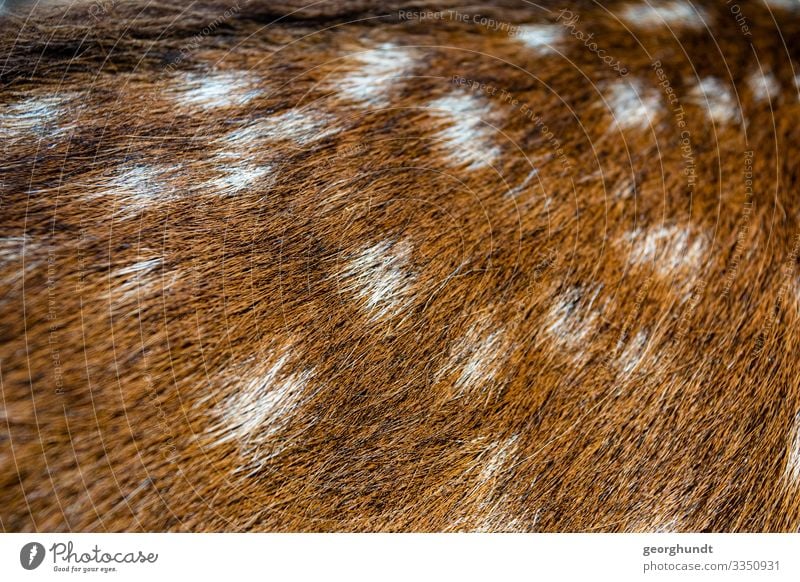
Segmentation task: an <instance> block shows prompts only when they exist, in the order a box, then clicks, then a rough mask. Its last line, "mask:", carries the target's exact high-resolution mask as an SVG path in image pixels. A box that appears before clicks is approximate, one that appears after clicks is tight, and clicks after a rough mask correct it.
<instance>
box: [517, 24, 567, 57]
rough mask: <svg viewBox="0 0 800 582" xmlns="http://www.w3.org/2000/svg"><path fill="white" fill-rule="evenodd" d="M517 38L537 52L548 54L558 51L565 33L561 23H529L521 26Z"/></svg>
mask: <svg viewBox="0 0 800 582" xmlns="http://www.w3.org/2000/svg"><path fill="white" fill-rule="evenodd" d="M516 38H518V39H519V40H520V41H521V42H522V43H523V44H524V45H525V46H526V47H528V48H530V49H533V50H534V51H535V52H536V53H538V54H547V53H555V52H557V46H558V44H559V43H560V42H561V41H562V40H563V39H564V38H565V35H564V28H563V27H562V26H561V25H559V24H527V25H524V26H520V28H519V34H518V35H517V36H516Z"/></svg>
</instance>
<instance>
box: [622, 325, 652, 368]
mask: <svg viewBox="0 0 800 582" xmlns="http://www.w3.org/2000/svg"><path fill="white" fill-rule="evenodd" d="M645 345H647V334H646V333H645V332H644V331H640V332H638V333H637V334H636V336H634V338H633V339H631V341H630V342H629V343H628V345H627V346H625V349H624V350H623V351H622V353H621V354H620V355H619V365H620V370H621V371H622V373H623V374H630V373H631V372H633V370H634V369H636V366H637V365H638V364H639V361H640V360H641V359H642V355H643V352H644V347H645Z"/></svg>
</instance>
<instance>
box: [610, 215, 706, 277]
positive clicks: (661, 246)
mask: <svg viewBox="0 0 800 582" xmlns="http://www.w3.org/2000/svg"><path fill="white" fill-rule="evenodd" d="M689 237H690V233H689V231H687V230H685V229H680V228H677V227H675V226H669V227H665V226H660V227H658V228H656V229H652V230H647V231H643V230H641V229H637V230H636V231H634V232H632V233H628V234H626V235H625V238H626V240H628V241H632V242H633V248H632V249H631V255H630V261H631V262H632V263H634V264H637V265H643V264H650V263H653V262H655V268H656V269H657V270H658V271H659V272H660V273H661V274H662V275H668V274H669V273H671V272H672V271H674V270H675V269H677V268H678V267H681V266H688V267H691V268H696V267H698V266H699V265H700V264H701V262H702V260H703V256H704V254H705V243H704V241H703V240H702V238H700V237H698V238H695V240H690V238H689Z"/></svg>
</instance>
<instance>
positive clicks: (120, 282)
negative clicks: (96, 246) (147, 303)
mask: <svg viewBox="0 0 800 582" xmlns="http://www.w3.org/2000/svg"><path fill="white" fill-rule="evenodd" d="M162 265H163V260H162V259H161V258H160V257H156V258H153V259H147V260H143V261H138V262H136V263H132V264H130V265H128V266H126V267H119V268H117V269H115V270H113V271H111V273H110V274H109V279H110V280H109V284H110V294H111V295H110V299H111V302H112V304H113V305H125V304H129V303H135V302H136V301H137V300H138V299H139V298H140V297H142V296H143V295H147V294H152V293H155V292H156V291H157V290H158V289H159V282H160V281H161V271H162Z"/></svg>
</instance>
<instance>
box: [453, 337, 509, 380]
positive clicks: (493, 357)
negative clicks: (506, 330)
mask: <svg viewBox="0 0 800 582" xmlns="http://www.w3.org/2000/svg"><path fill="white" fill-rule="evenodd" d="M467 335H468V336H470V335H472V334H471V333H469V334H467ZM501 339H502V331H496V332H494V333H493V334H491V335H490V336H489V337H487V338H486V339H485V340H483V341H482V342H480V343H479V344H478V345H477V346H474V347H473V349H472V350H465V351H463V352H462V357H463V356H464V355H466V357H467V361H466V363H465V364H464V366H463V368H462V369H461V375H460V376H459V377H458V379H457V380H456V382H455V387H456V388H457V389H458V391H459V393H462V392H465V391H468V390H470V389H471V388H474V387H478V388H482V387H483V386H484V385H485V384H488V383H490V382H491V381H492V380H494V377H495V375H496V373H497V371H498V369H499V368H500V364H501V363H502V360H501V359H499V358H498V355H499V354H501V353H502V342H501Z"/></svg>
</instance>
